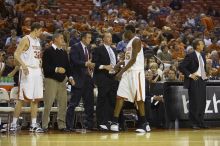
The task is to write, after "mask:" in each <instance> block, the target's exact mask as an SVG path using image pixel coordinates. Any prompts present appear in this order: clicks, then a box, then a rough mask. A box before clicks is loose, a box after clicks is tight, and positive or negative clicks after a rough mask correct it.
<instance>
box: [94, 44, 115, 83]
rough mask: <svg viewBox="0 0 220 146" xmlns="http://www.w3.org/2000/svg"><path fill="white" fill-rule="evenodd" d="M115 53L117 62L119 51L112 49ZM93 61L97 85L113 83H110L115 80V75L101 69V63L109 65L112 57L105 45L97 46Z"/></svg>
mask: <svg viewBox="0 0 220 146" xmlns="http://www.w3.org/2000/svg"><path fill="white" fill-rule="evenodd" d="M112 50H113V52H114V53H115V58H116V62H117V53H116V50H114V49H112ZM92 62H94V63H95V69H94V74H93V75H94V81H95V84H96V85H97V86H107V85H111V84H110V83H111V82H112V81H115V80H114V75H112V74H109V72H108V71H107V70H105V69H99V67H100V65H109V64H110V62H111V61H110V57H109V54H108V51H107V50H106V48H105V46H104V45H102V46H100V47H97V48H95V50H94V52H93V57H92Z"/></svg>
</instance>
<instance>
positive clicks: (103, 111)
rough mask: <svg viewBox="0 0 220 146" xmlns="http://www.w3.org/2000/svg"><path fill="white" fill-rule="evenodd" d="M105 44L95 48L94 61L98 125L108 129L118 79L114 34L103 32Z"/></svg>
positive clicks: (100, 127)
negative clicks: (114, 67) (115, 69)
mask: <svg viewBox="0 0 220 146" xmlns="http://www.w3.org/2000/svg"><path fill="white" fill-rule="evenodd" d="M103 43H104V44H103V45H102V46H100V47H98V48H95V50H94V54H93V59H92V61H93V62H94V63H95V70H94V81H95V84H96V85H97V87H98V98H97V105H96V116H97V126H98V128H99V129H103V130H108V126H107V122H108V121H110V120H111V117H112V115H113V110H114V106H115V98H116V92H117V83H118V82H117V81H116V80H115V79H114V75H115V72H114V71H113V66H115V65H116V62H117V55H116V51H115V50H114V49H112V48H111V44H112V35H111V33H109V32H105V33H104V34H103Z"/></svg>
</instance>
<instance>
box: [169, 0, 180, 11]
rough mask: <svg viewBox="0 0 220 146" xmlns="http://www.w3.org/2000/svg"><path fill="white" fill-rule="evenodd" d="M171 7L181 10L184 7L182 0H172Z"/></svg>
mask: <svg viewBox="0 0 220 146" xmlns="http://www.w3.org/2000/svg"><path fill="white" fill-rule="evenodd" d="M170 7H171V8H172V9H173V10H180V9H182V2H181V0H172V1H171V2H170Z"/></svg>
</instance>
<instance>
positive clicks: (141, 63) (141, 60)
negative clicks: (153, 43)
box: [125, 36, 144, 70]
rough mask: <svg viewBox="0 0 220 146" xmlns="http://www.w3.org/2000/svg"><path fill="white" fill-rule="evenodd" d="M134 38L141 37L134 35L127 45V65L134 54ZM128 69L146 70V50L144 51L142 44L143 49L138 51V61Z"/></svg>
mask: <svg viewBox="0 0 220 146" xmlns="http://www.w3.org/2000/svg"><path fill="white" fill-rule="evenodd" d="M134 39H139V38H138V37H136V36H135V37H134V38H132V39H131V40H130V41H129V42H128V44H127V46H126V52H125V65H127V64H128V62H129V61H130V59H131V56H132V50H133V48H132V43H133V41H134ZM128 70H144V52H143V47H142V45H141V50H140V52H139V53H138V55H137V58H136V61H135V63H134V64H133V65H132V66H131V67H130V68H129V69H128Z"/></svg>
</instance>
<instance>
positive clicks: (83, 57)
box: [66, 32, 95, 130]
mask: <svg viewBox="0 0 220 146" xmlns="http://www.w3.org/2000/svg"><path fill="white" fill-rule="evenodd" d="M91 39H92V35H91V33H89V32H84V33H82V34H81V41H80V42H79V43H76V44H75V45H73V46H72V47H71V51H70V54H69V58H70V65H71V68H72V76H73V78H74V80H75V85H74V86H72V91H71V94H72V97H71V99H70V101H69V105H68V109H67V114H66V122H67V128H68V129H70V130H72V129H73V120H74V110H75V107H76V106H78V105H79V102H80V99H81V97H82V98H83V103H84V108H85V114H86V119H85V120H86V122H85V123H84V126H85V128H86V129H92V128H93V113H94V95H93V88H94V84H93V81H92V78H91V72H90V69H93V68H94V65H95V64H94V63H92V62H91V60H90V54H89V51H88V48H87V47H88V45H89V44H90V42H91Z"/></svg>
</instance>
